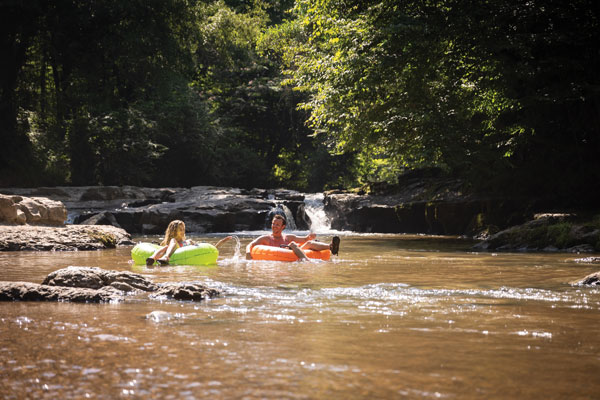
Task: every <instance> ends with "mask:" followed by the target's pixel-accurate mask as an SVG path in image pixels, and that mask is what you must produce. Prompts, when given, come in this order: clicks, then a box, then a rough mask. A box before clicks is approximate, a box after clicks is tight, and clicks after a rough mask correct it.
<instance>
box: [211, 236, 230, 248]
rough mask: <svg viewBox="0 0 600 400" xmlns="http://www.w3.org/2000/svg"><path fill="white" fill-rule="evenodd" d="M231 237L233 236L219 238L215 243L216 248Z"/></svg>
mask: <svg viewBox="0 0 600 400" xmlns="http://www.w3.org/2000/svg"><path fill="white" fill-rule="evenodd" d="M231 239H233V236H226V237H224V238H223V239H221V240H219V241H218V242H217V244H215V247H216V248H217V249H218V248H219V246H220V245H222V244H223V243H225V242H226V241H228V240H231Z"/></svg>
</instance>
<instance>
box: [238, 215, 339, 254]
mask: <svg viewBox="0 0 600 400" xmlns="http://www.w3.org/2000/svg"><path fill="white" fill-rule="evenodd" d="M285 225H286V220H285V217H284V216H283V215H280V214H275V216H273V220H272V221H271V231H272V233H271V234H270V235H263V236H260V237H258V238H256V239H254V240H253V241H252V242H250V243H249V244H248V246H246V259H247V260H251V259H252V254H251V252H252V248H253V247H254V246H256V245H259V244H260V245H264V246H273V247H287V248H289V249H290V250H292V251H293V252H294V254H296V256H298V259H299V260H302V261H306V260H308V257H307V256H306V254H305V253H304V250H315V251H320V250H327V249H329V250H331V254H333V255H337V254H338V252H339V250H340V238H339V237H338V236H334V237H333V238H332V239H331V243H329V244H327V243H323V242H319V241H317V240H314V239H315V238H316V237H317V235H316V234H315V233H313V232H311V233H309V234H308V235H306V236H296V235H286V234H283V230H284V229H285Z"/></svg>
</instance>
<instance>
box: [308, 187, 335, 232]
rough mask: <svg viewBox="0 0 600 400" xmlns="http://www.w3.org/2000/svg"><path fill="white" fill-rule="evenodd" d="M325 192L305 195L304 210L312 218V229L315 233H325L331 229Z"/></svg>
mask: <svg viewBox="0 0 600 400" xmlns="http://www.w3.org/2000/svg"><path fill="white" fill-rule="evenodd" d="M324 198H325V196H324V195H323V193H315V194H307V195H306V196H305V197H304V212H305V213H306V215H308V217H309V218H310V221H311V223H310V230H311V232H315V233H325V232H330V231H331V221H329V218H327V214H325V204H324V203H323V199H324Z"/></svg>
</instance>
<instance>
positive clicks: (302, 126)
mask: <svg viewBox="0 0 600 400" xmlns="http://www.w3.org/2000/svg"><path fill="white" fill-rule="evenodd" d="M0 4H1V5H0V30H1V34H2V36H1V40H2V42H1V48H0V51H1V54H0V59H1V61H0V62H1V64H0V85H1V86H0V130H1V139H2V144H3V146H2V151H1V152H0V154H1V155H0V187H2V186H3V187H7V186H39V185H45V186H48V185H124V184H128V185H139V186H151V187H159V186H195V185H218V186H234V187H243V188H251V187H263V188H269V187H286V188H290V189H297V190H303V191H321V190H324V189H332V188H353V187H359V186H361V185H364V184H366V183H368V182H378V181H385V182H388V183H390V184H394V183H396V182H397V180H398V176H399V175H401V174H403V173H406V172H409V171H413V170H421V171H422V170H427V171H435V173H436V174H441V175H444V176H451V177H457V178H461V179H462V180H463V181H464V182H465V188H466V189H467V190H473V191H483V192H488V193H497V194H503V195H511V196H523V195H524V196H549V197H551V198H552V199H553V200H554V201H555V202H556V204H562V205H574V206H586V205H587V206H590V205H591V206H597V204H598V203H597V201H598V193H599V186H600V79H599V76H598V75H599V71H600V46H598V43H600V23H599V14H600V12H599V9H600V8H599V7H598V5H597V4H596V2H595V1H593V0H574V1H569V2H564V1H551V0H543V1H536V0H532V1H522V0H498V1H480V0H477V1H475V0H472V1H470V0H461V1H458V0H454V1H453V0H449V1H428V2H422V1H403V2H398V1H393V0H377V1H376V0H360V1H359V0H344V1H341V0H336V1H333V0H296V1H295V2H294V1H291V0H219V1H210V0H206V1H199V0H198V1H195V0H161V1H146V0H128V1H122V0H94V1H76V0H70V1H69V0H28V1H17V0H2V2H1V3H0Z"/></svg>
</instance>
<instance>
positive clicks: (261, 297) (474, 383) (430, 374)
mask: <svg viewBox="0 0 600 400" xmlns="http://www.w3.org/2000/svg"><path fill="white" fill-rule="evenodd" d="M238 236H239V238H240V240H241V244H242V246H245V245H246V244H247V243H248V242H249V241H250V238H251V236H250V235H249V233H248V234H239V235H238ZM221 237H222V236H221ZM192 238H193V239H195V240H204V241H207V242H210V243H215V242H216V241H217V240H218V239H219V237H217V236H202V237H197V236H193V235H192ZM329 238H330V236H327V235H325V236H323V239H324V240H329ZM151 239H153V240H157V239H158V237H153V238H151ZM144 240H147V238H145V239H144ZM470 244H471V243H469V242H467V241H464V240H461V239H457V238H448V237H427V236H407V235H358V234H347V235H342V244H341V252H340V256H339V257H334V259H333V261H331V262H315V263H308V262H307V263H278V262H264V261H246V260H244V259H243V258H242V257H240V256H239V254H238V253H237V251H236V249H235V247H236V246H235V242H234V241H231V242H229V243H228V244H226V245H224V246H223V248H222V249H221V250H222V251H221V255H220V257H219V262H218V266H212V267H187V266H186V267H184V266H178V267H176V266H172V267H163V268H155V269H147V268H146V267H133V266H131V265H130V264H129V262H128V260H129V255H130V253H129V252H130V250H131V248H121V249H117V250H104V251H93V252H83V251H82V252H72V253H65V252H56V253H52V252H20V253H9V252H4V253H0V280H3V281H28V282H36V283H40V282H41V281H42V280H43V279H44V278H45V277H46V275H47V274H48V273H50V272H52V271H55V270H57V269H59V268H63V267H66V266H69V265H79V266H98V267H101V268H105V269H113V270H133V271H135V272H138V273H141V274H143V275H145V276H147V277H148V278H150V279H152V280H154V281H155V282H171V281H189V282H201V283H205V284H207V285H209V286H211V287H215V288H218V289H220V290H221V291H222V296H220V297H218V298H216V299H213V300H209V301H206V302H202V303H193V302H181V301H174V300H162V301H160V300H149V299H148V298H147V297H146V296H143V295H138V296H134V297H132V298H130V299H128V300H126V301H125V302H122V303H118V304H68V303H37V302H15V303H6V302H3V303H0V398H2V399H25V398H29V399H85V398H96V399H115V398H123V399H126V398H132V399H133V398H160V399H202V398H217V399H221V398H222V399H338V398H339V399H364V398H377V399H388V398H389V399H402V398H410V399H413V398H414V399H429V398H434V399H437V398H449V399H484V398H485V399H490V398H494V399H509V398H520V399H549V398H550V399H591V398H600V380H599V379H598V373H599V372H600V289H597V288H581V287H573V286H570V285H569V284H568V282H569V281H572V280H575V279H580V278H582V277H584V276H585V275H587V274H589V273H592V272H595V271H598V270H600V266H599V265H598V264H596V265H593V264H589V263H585V262H580V261H578V259H579V258H583V257H585V256H586V255H577V254H566V253H558V254H539V253H537V254H534V253H475V252H471V251H470V250H469V248H470ZM242 248H243V247H242Z"/></svg>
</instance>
